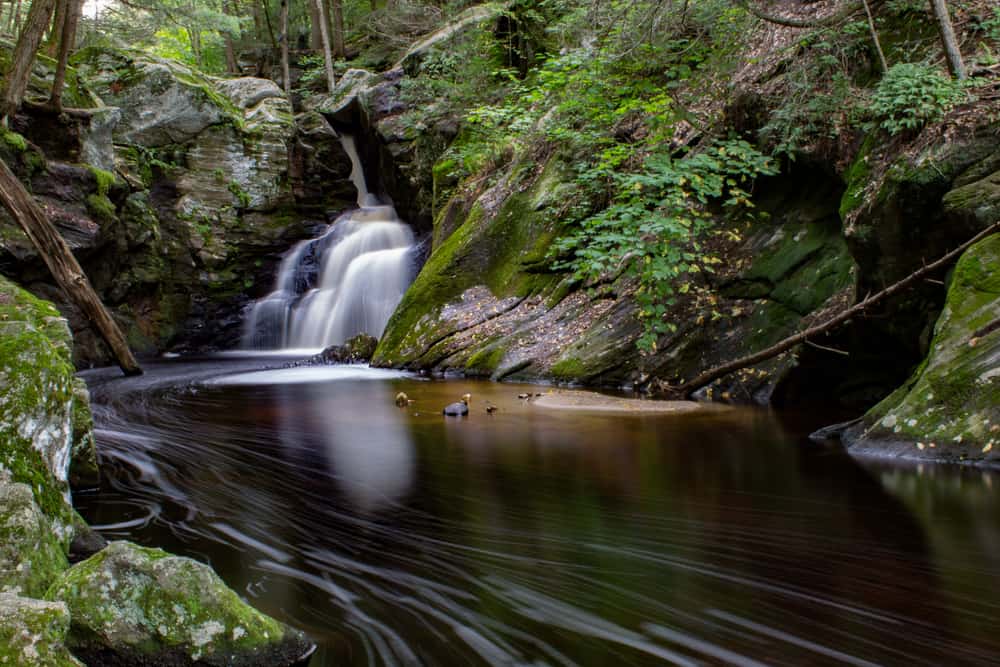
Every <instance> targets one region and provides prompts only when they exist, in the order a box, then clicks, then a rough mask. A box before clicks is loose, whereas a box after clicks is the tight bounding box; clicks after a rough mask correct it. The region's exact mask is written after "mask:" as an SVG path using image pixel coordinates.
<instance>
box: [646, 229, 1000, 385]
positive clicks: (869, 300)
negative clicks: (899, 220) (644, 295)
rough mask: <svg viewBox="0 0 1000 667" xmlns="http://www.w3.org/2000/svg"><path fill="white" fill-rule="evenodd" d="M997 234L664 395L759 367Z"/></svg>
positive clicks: (984, 233)
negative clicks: (765, 347) (754, 366)
mask: <svg viewBox="0 0 1000 667" xmlns="http://www.w3.org/2000/svg"><path fill="white" fill-rule="evenodd" d="M997 232H1000V222H996V223H994V224H992V225H990V226H989V227H987V228H986V229H984V230H983V231H981V232H979V233H978V234H976V235H975V236H973V237H972V238H971V239H969V240H968V241H966V242H965V243H963V244H962V245H960V246H958V247H957V248H955V249H954V250H952V251H951V252H949V253H947V254H946V255H944V256H943V257H941V258H939V259H937V260H935V261H934V262H931V263H930V264H927V265H926V266H924V267H923V268H920V269H918V270H917V271H914V272H913V273H911V274H910V275H908V276H907V277H906V278H903V279H902V280H900V281H898V282H896V283H893V284H892V285H890V286H889V287H887V288H885V289H884V290H882V291H881V292H876V293H875V294H872V295H870V296H868V297H865V299H864V300H863V301H861V302H860V303H857V304H855V305H853V306H851V307H850V308H848V309H847V310H844V311H842V312H841V313H840V314H839V315H836V316H834V317H833V318H831V319H829V320H827V321H825V322H822V323H820V324H817V325H816V326H814V327H810V328H808V329H806V330H805V331H801V332H799V333H797V334H795V335H793V336H789V337H788V338H785V339H784V340H782V341H780V342H778V343H776V344H775V345H772V346H771V347H769V348H767V349H764V350H761V351H760V352H756V353H754V354H751V355H748V356H745V357H741V358H739V359H736V360H735V361H730V362H729V363H726V364H722V365H721V366H716V367H715V368H710V369H709V370H707V371H705V372H704V373H702V374H701V375H699V376H698V377H696V378H694V379H693V380H691V381H690V382H684V383H683V384H680V385H677V386H676V387H670V386H667V387H665V389H666V392H667V393H668V394H676V395H678V396H683V397H688V396H690V395H691V394H692V393H694V392H695V391H697V390H698V389H700V388H701V387H704V386H705V385H707V384H709V383H711V382H713V381H715V380H717V379H719V378H721V377H723V376H725V375H729V374H730V373H732V372H733V371H737V370H739V369H741V368H746V367H747V366H753V365H754V364H757V363H760V362H761V361H764V360H766V359H770V358H771V357H776V356H778V355H779V354H781V353H782V352H785V351H787V350H790V349H791V348H793V347H795V346H796V345H798V344H800V343H804V342H806V341H807V339H809V338H811V337H812V336H817V335H819V334H821V333H826V332H827V331H829V330H831V329H833V328H834V327H837V326H839V325H841V324H843V323H844V322H846V321H847V320H849V319H851V318H852V317H854V316H855V315H858V314H859V313H861V312H863V311H865V310H867V309H868V308H871V307H872V306H874V305H875V304H876V303H878V302H879V301H883V300H885V299H887V298H888V297H890V296H892V295H893V294H896V293H897V292H900V291H902V290H904V289H906V288H907V287H909V286H910V285H912V284H913V283H915V282H917V281H919V280H921V279H922V278H923V277H924V276H926V275H928V274H930V273H933V272H934V271H936V270H938V269H940V268H941V267H943V266H945V265H947V264H949V263H950V262H951V261H952V260H954V259H955V258H956V257H958V256H959V255H961V254H962V253H963V252H965V251H966V250H967V249H968V248H969V246H971V245H972V244H974V243H976V242H977V241H980V240H981V239H984V238H986V237H987V236H989V235H991V234H995V233H997Z"/></svg>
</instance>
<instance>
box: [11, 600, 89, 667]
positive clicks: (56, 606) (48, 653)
mask: <svg viewBox="0 0 1000 667" xmlns="http://www.w3.org/2000/svg"><path fill="white" fill-rule="evenodd" d="M68 630H69V611H68V610H67V609H66V605H65V604H63V603H61V602H45V601H42V600H31V599H28V598H23V597H18V596H17V595H14V594H12V593H0V665H4V666H5V667H22V666H23V667H29V666H30V667H83V663H82V662H80V661H79V660H77V659H76V658H74V657H73V656H72V655H71V654H70V652H69V651H68V650H66V645H65V638H66V633H67V631H68Z"/></svg>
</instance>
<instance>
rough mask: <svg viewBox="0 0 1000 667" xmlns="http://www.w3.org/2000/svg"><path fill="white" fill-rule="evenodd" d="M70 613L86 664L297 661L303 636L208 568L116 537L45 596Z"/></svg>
mask: <svg viewBox="0 0 1000 667" xmlns="http://www.w3.org/2000/svg"><path fill="white" fill-rule="evenodd" d="M48 598H49V599H52V600H59V601H62V602H65V604H66V606H67V607H68V608H69V611H70V616H71V619H72V621H71V626H70V632H69V636H68V640H67V643H68V645H69V647H70V648H71V650H72V651H73V652H74V653H75V654H76V655H78V656H80V657H81V658H83V660H84V661H85V662H87V663H88V664H115V665H136V666H137V667H139V666H143V665H189V664H192V663H197V664H204V665H248V666H253V665H260V666H265V665H267V666H278V665H291V664H295V663H296V662H298V661H299V660H301V659H302V658H304V657H305V656H307V655H308V654H309V652H310V651H311V648H312V647H311V644H310V642H308V641H307V640H306V639H305V638H304V637H303V636H302V635H301V633H298V632H296V631H294V630H291V629H289V628H287V627H285V626H282V625H281V624H280V623H278V622H277V621H275V620H273V619H271V618H268V617H267V616H264V615H263V614H261V613H260V612H257V611H256V610H254V609H253V608H252V607H250V606H248V605H247V604H246V603H244V602H242V601H241V600H240V599H239V598H238V597H237V595H236V594H235V593H234V592H233V591H232V590H230V589H229V588H227V587H226V586H225V584H224V583H222V581H221V580H220V579H219V578H218V576H217V575H215V573H213V572H212V571H211V569H210V568H208V567H207V566H205V565H202V564H200V563H197V562H195V561H193V560H190V559H187V558H178V557H176V556H170V555H169V554H167V553H166V552H164V551H160V550H158V549H145V548H142V547H138V546H135V545H133V544H129V543H127V542H112V543H111V544H110V545H109V546H108V547H107V548H106V549H104V550H103V551H101V552H99V553H98V554H96V555H95V556H92V557H91V558H89V559H87V560H86V561H83V562H82V563H79V564H77V565H75V566H73V567H72V568H71V569H69V570H68V571H66V573H65V574H64V575H63V576H62V578H60V579H59V580H58V581H57V582H56V583H55V584H54V585H53V586H52V588H51V590H50V591H49V593H48Z"/></svg>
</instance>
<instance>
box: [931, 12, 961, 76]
mask: <svg viewBox="0 0 1000 667" xmlns="http://www.w3.org/2000/svg"><path fill="white" fill-rule="evenodd" d="M931 10H932V11H933V12H934V18H936V19H937V22H938V31H939V32H940V33H941V44H942V45H944V54H945V56H946V57H947V58H948V67H949V68H951V73H952V74H954V75H955V78H956V79H958V80H959V81H961V80H962V79H964V78H965V63H963V62H962V51H961V49H959V47H958V39H957V38H956V37H955V28H954V27H953V26H952V24H951V15H950V14H948V5H947V4H945V1H944V0H931Z"/></svg>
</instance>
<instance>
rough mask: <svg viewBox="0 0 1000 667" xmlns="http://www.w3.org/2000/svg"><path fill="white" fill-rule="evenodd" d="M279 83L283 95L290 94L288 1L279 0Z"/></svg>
mask: <svg viewBox="0 0 1000 667" xmlns="http://www.w3.org/2000/svg"><path fill="white" fill-rule="evenodd" d="M281 83H282V85H283V86H284V88H285V95H288V96H291V94H292V77H291V75H290V73H289V70H288V0H281Z"/></svg>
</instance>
